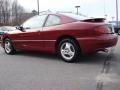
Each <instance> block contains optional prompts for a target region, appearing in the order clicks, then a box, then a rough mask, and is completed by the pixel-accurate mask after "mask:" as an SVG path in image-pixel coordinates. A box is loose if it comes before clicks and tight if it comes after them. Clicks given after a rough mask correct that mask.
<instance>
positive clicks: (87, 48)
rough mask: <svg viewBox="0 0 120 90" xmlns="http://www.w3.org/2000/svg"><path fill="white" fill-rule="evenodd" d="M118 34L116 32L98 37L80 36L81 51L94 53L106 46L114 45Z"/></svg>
mask: <svg viewBox="0 0 120 90" xmlns="http://www.w3.org/2000/svg"><path fill="white" fill-rule="evenodd" d="M117 41H118V36H117V35H116V34H106V35H102V36H97V37H87V38H79V39H78V42H79V45H80V47H81V52H82V53H83V54H85V53H93V52H97V51H100V50H103V49H105V48H109V47H113V46H115V45H116V44H117Z"/></svg>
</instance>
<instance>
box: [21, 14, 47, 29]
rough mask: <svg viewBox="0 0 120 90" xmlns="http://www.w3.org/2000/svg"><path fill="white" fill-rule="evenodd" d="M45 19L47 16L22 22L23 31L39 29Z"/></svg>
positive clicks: (35, 17)
mask: <svg viewBox="0 0 120 90" xmlns="http://www.w3.org/2000/svg"><path fill="white" fill-rule="evenodd" d="M46 17H47V15H41V16H34V17H32V18H30V19H28V20H27V21H26V22H24V23H23V25H22V26H23V27H24V28H25V29H35V28H41V27H42V26H43V24H44V22H45V19H46Z"/></svg>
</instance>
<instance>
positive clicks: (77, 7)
mask: <svg viewBox="0 0 120 90" xmlns="http://www.w3.org/2000/svg"><path fill="white" fill-rule="evenodd" d="M75 8H76V9H77V12H76V14H77V15H78V14H79V8H80V6H75Z"/></svg>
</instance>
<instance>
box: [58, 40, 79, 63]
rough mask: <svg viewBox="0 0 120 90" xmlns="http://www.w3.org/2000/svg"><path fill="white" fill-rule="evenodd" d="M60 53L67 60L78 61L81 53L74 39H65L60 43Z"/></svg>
mask: <svg viewBox="0 0 120 90" xmlns="http://www.w3.org/2000/svg"><path fill="white" fill-rule="evenodd" d="M58 54H59V56H60V57H61V58H62V59H63V60H64V61H65V62H69V63H71V62H76V61H78V56H79V55H80V48H79V46H78V44H77V43H76V42H75V41H74V40H73V39H64V40H62V41H60V43H59V45H58Z"/></svg>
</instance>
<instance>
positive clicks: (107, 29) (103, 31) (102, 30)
mask: <svg viewBox="0 0 120 90" xmlns="http://www.w3.org/2000/svg"><path fill="white" fill-rule="evenodd" d="M95 32H96V33H98V34H108V33H113V32H112V28H111V27H109V26H100V27H97V28H96V29H95Z"/></svg>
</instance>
